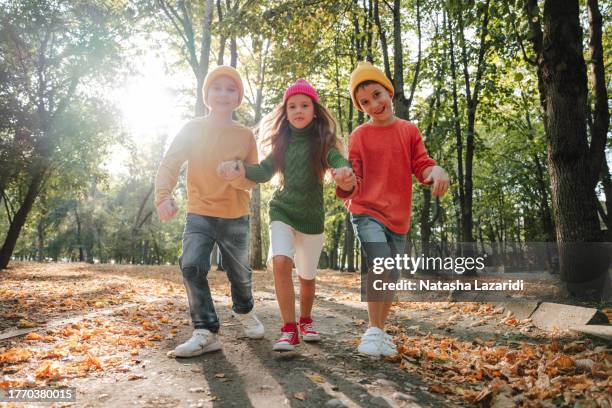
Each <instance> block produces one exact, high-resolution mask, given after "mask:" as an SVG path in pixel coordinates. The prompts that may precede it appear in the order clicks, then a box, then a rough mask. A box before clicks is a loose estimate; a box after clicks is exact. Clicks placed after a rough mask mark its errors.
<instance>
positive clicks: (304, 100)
mask: <svg viewBox="0 0 612 408" xmlns="http://www.w3.org/2000/svg"><path fill="white" fill-rule="evenodd" d="M266 124H267V125H268V126H264V129H267V130H266V131H265V134H264V138H265V141H266V142H267V143H266V144H267V145H268V146H269V147H271V153H270V155H268V156H267V157H266V158H265V159H264V160H263V161H262V162H261V163H260V164H258V165H249V164H246V163H243V162H241V161H230V162H224V163H222V164H221V165H220V166H219V169H218V172H219V175H220V176H221V177H222V178H224V179H226V180H228V181H231V180H233V179H235V178H238V177H246V178H247V179H249V180H252V181H255V182H258V183H265V182H267V181H269V180H270V179H271V178H272V177H273V176H274V174H275V173H277V172H278V173H280V175H281V180H282V183H281V186H280V187H279V188H278V189H277V190H276V191H275V192H274V196H273V197H272V200H271V201H270V251H269V253H268V263H270V262H271V263H272V270H273V272H274V286H275V288H276V300H277V301H278V306H279V308H280V312H281V317H282V319H283V326H282V328H281V337H280V339H279V340H278V341H277V342H276V343H275V344H274V347H273V349H274V350H275V351H291V350H293V349H294V348H295V346H296V345H297V344H299V342H300V334H301V336H302V339H303V340H304V341H319V340H320V339H321V336H320V334H319V333H318V332H317V330H316V329H315V328H314V324H313V320H312V315H311V312H312V305H313V302H314V295H315V276H316V273H317V264H318V262H319V256H320V255H321V250H322V249H323V243H324V235H323V225H324V216H325V212H324V209H323V176H324V174H325V171H326V170H327V169H331V170H332V176H333V178H334V180H335V182H336V184H337V185H338V187H340V188H341V189H343V190H346V191H351V190H352V189H353V187H354V186H355V176H354V174H353V172H352V170H351V168H350V164H349V162H348V160H347V159H345V158H344V157H343V156H342V154H341V153H340V151H339V150H338V148H337V146H338V145H339V142H338V139H337V137H336V127H335V122H334V120H333V118H332V116H331V115H330V113H329V112H328V111H327V109H325V108H324V107H323V106H321V105H320V103H319V97H318V95H317V91H316V90H315V89H314V88H313V87H312V85H310V84H309V83H308V82H307V81H306V80H304V79H299V80H298V81H296V82H295V84H293V85H291V86H290V87H289V88H287V90H286V91H285V95H284V97H283V104H282V105H279V106H278V107H277V108H276V109H275V110H274V111H273V112H272V114H271V115H270V117H269V118H268V120H267V121H266ZM294 265H295V268H296V270H297V274H298V276H299V280H300V319H299V321H298V322H296V315H295V292H294V288H293V280H292V277H291V271H292V269H293V266H294Z"/></svg>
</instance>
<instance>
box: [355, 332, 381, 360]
mask: <svg viewBox="0 0 612 408" xmlns="http://www.w3.org/2000/svg"><path fill="white" fill-rule="evenodd" d="M381 332H382V330H380V329H379V328H378V327H370V328H369V329H368V330H366V332H365V333H364V334H363V336H361V343H359V347H357V351H358V352H359V353H360V354H366V355H368V356H374V357H380V355H381V350H380V345H381V343H382V342H381Z"/></svg>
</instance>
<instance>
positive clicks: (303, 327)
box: [300, 317, 321, 341]
mask: <svg viewBox="0 0 612 408" xmlns="http://www.w3.org/2000/svg"><path fill="white" fill-rule="evenodd" d="M300 333H301V334H302V339H304V341H320V340H321V335H320V334H319V332H318V331H316V330H315V328H314V326H313V323H312V319H311V318H310V317H300Z"/></svg>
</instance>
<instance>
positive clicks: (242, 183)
mask: <svg viewBox="0 0 612 408" xmlns="http://www.w3.org/2000/svg"><path fill="white" fill-rule="evenodd" d="M243 161H244V163H246V164H257V163H259V155H258V153H257V144H256V143H255V137H254V136H253V135H252V134H251V139H250V140H249V152H248V155H247V157H246V158H245V159H244V160H243ZM230 185H231V186H232V187H234V188H237V189H239V190H250V189H251V188H253V186H255V185H257V183H256V182H254V181H252V180H249V179H247V178H246V177H238V178H237V179H234V180H232V181H231V182H230Z"/></svg>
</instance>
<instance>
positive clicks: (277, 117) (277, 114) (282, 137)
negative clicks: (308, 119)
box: [259, 100, 341, 180]
mask: <svg viewBox="0 0 612 408" xmlns="http://www.w3.org/2000/svg"><path fill="white" fill-rule="evenodd" d="M312 104H313V105H314V114H315V117H314V118H313V119H312V121H313V122H314V130H313V135H312V137H309V138H308V142H309V145H310V164H311V166H312V168H313V170H314V172H315V175H316V176H317V179H318V180H323V176H324V175H325V170H327V169H328V168H329V163H327V154H328V153H329V149H331V148H333V147H338V146H341V143H340V142H339V141H338V138H337V136H336V122H335V121H334V118H333V117H332V115H331V114H330V113H329V111H328V110H327V109H325V107H323V106H322V105H320V104H319V103H317V102H316V101H314V100H312ZM309 126H310V124H309ZM262 127H263V129H262ZM259 130H260V132H261V133H262V134H263V136H264V139H263V146H264V147H267V148H268V149H269V150H271V153H272V159H273V161H274V170H276V171H278V172H280V173H281V180H282V179H283V173H284V171H285V154H286V153H287V147H288V146H289V130H290V128H289V120H288V119H287V104H286V103H283V104H280V105H278V106H277V107H276V108H274V110H273V111H272V112H271V113H270V114H269V115H268V117H267V118H266V119H264V120H263V121H262V124H261V125H260V129H259Z"/></svg>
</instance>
